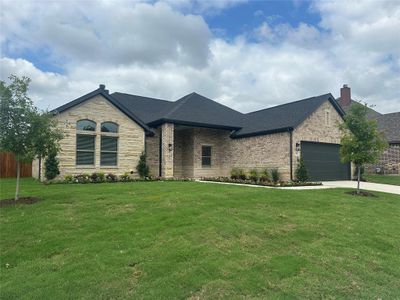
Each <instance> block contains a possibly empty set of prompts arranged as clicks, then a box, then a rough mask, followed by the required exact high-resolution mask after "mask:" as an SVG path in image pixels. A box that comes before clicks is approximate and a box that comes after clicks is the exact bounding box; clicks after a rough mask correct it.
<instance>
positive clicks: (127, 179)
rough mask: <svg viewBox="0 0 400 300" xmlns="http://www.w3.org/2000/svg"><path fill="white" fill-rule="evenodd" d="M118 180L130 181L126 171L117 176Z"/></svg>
mask: <svg viewBox="0 0 400 300" xmlns="http://www.w3.org/2000/svg"><path fill="white" fill-rule="evenodd" d="M119 180H120V181H122V182H128V181H131V176H130V175H129V173H128V172H125V173H124V174H122V175H121V176H119Z"/></svg>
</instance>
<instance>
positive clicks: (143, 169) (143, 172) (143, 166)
mask: <svg viewBox="0 0 400 300" xmlns="http://www.w3.org/2000/svg"><path fill="white" fill-rule="evenodd" d="M136 170H137V171H138V173H139V176H140V178H146V177H149V173H150V171H149V166H148V165H147V163H146V153H144V152H142V154H141V155H140V158H139V162H138V164H137V166H136Z"/></svg>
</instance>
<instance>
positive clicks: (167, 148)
mask: <svg viewBox="0 0 400 300" xmlns="http://www.w3.org/2000/svg"><path fill="white" fill-rule="evenodd" d="M173 176H174V124H171V123H165V124H163V125H162V126H161V177H165V178H171V177H173Z"/></svg>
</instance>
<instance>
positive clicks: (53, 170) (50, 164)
mask: <svg viewBox="0 0 400 300" xmlns="http://www.w3.org/2000/svg"><path fill="white" fill-rule="evenodd" d="M44 169H45V176H46V179H47V180H52V179H54V178H56V177H57V175H58V174H60V169H59V168H58V159H57V152H56V151H52V152H50V153H49V155H48V156H47V158H46V161H45V162H44Z"/></svg>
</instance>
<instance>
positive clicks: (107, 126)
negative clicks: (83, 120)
mask: <svg viewBox="0 0 400 300" xmlns="http://www.w3.org/2000/svg"><path fill="white" fill-rule="evenodd" d="M101 132H112V133H117V132H118V124H115V123H113V122H104V123H102V124H101Z"/></svg>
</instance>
